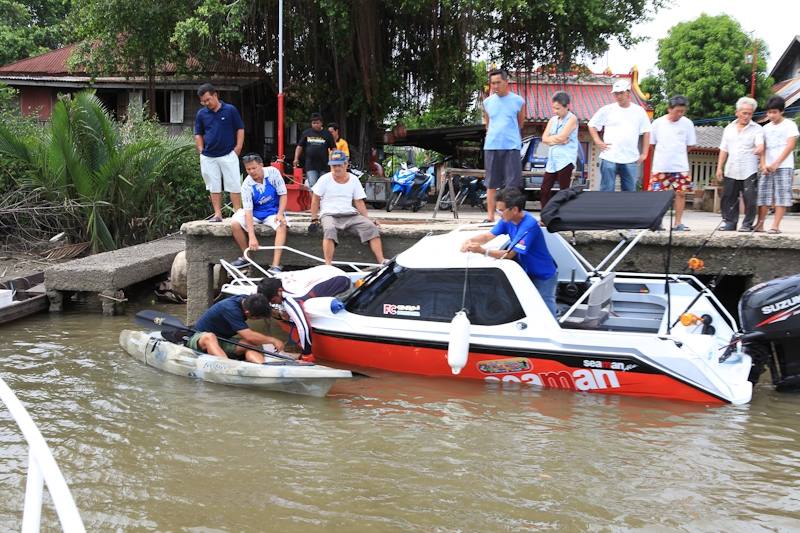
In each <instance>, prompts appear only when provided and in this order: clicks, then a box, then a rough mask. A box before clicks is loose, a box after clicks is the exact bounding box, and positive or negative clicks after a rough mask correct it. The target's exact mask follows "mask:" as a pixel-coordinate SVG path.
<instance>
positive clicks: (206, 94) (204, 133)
mask: <svg viewBox="0 0 800 533" xmlns="http://www.w3.org/2000/svg"><path fill="white" fill-rule="evenodd" d="M197 96H199V97H200V104H201V105H202V106H203V107H201V108H200V109H199V110H198V111H197V116H196V117H195V119H194V142H195V145H196V146H197V151H198V152H199V153H200V173H201V174H202V175H203V181H204V182H205V184H206V190H208V192H209V194H210V197H211V205H212V206H213V207H214V218H213V219H212V220H213V221H214V222H222V189H223V185H224V188H225V190H226V191H228V193H229V194H230V195H231V203H232V204H233V210H234V212H235V211H238V210H239V209H241V208H242V198H241V182H240V174H239V154H240V153H241V152H242V145H244V122H242V117H241V115H239V111H238V110H237V109H236V108H235V107H234V106H232V105H230V104H226V103H225V102H223V101H222V100H220V99H219V95H218V94H217V90H216V89H215V88H214V86H213V85H211V84H210V83H204V84H203V85H201V86H200V87H199V88H198V89H197Z"/></svg>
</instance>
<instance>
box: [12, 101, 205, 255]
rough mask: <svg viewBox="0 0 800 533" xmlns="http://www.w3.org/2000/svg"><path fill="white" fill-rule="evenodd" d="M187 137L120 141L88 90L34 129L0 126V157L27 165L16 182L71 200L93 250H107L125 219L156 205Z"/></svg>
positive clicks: (123, 232) (126, 227) (126, 228)
mask: <svg viewBox="0 0 800 533" xmlns="http://www.w3.org/2000/svg"><path fill="white" fill-rule="evenodd" d="M192 146H193V145H192V144H191V142H189V140H188V139H181V138H178V137H168V136H162V137H160V138H157V137H153V136H150V137H148V138H144V139H137V138H136V137H135V136H133V138H131V139H127V138H126V137H125V135H123V132H122V129H121V125H120V124H119V123H118V122H116V121H115V120H114V119H113V118H112V117H111V116H110V115H109V113H108V111H107V110H106V109H105V108H104V107H103V104H102V103H101V102H100V100H99V99H98V98H97V97H96V96H95V95H94V92H93V91H83V92H80V93H77V94H75V95H73V96H69V95H67V96H62V97H60V98H59V100H58V102H57V103H56V105H55V107H54V108H53V112H52V115H51V118H50V123H49V124H48V125H46V126H45V127H44V128H43V130H42V133H41V135H39V136H31V137H27V138H19V137H17V136H16V135H15V134H14V133H13V132H12V131H10V130H9V129H7V128H5V127H4V126H3V125H1V124H0V155H4V156H6V157H11V158H15V159H17V160H19V161H22V162H24V163H25V164H27V165H28V166H29V167H30V169H31V170H32V171H33V172H31V173H30V174H29V175H28V176H27V177H26V178H23V179H21V180H20V183H19V184H20V185H21V186H23V187H30V188H41V189H43V190H44V191H46V193H47V194H48V195H49V196H51V199H57V200H65V201H71V202H76V203H77V204H78V205H80V206H81V209H82V210H83V213H84V219H85V224H86V227H85V232H86V235H85V238H87V239H88V240H89V241H91V243H92V249H93V250H94V251H100V250H104V249H105V250H113V249H116V248H117V247H119V246H121V245H123V244H124V242H125V238H126V237H127V236H128V235H130V233H131V228H132V222H133V221H134V220H136V219H141V218H142V217H143V216H146V215H147V214H148V213H150V212H151V210H150V209H149V208H150V207H151V206H153V205H159V204H161V203H163V202H162V199H161V198H159V193H160V191H162V190H163V188H162V187H160V186H159V185H160V183H161V181H162V179H163V178H164V176H165V174H166V172H167V170H168V167H169V165H170V163H172V162H174V161H175V160H176V159H177V158H178V157H180V156H181V154H183V153H184V152H186V151H187V150H191V149H192Z"/></svg>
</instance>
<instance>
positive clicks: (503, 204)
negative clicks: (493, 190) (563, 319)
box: [461, 189, 558, 316]
mask: <svg viewBox="0 0 800 533" xmlns="http://www.w3.org/2000/svg"><path fill="white" fill-rule="evenodd" d="M525 200H526V199H525V197H524V196H523V195H522V194H520V192H519V191H518V190H515V189H503V190H502V191H500V193H499V194H498V197H497V214H498V215H500V216H501V217H502V218H501V219H500V220H499V221H498V222H497V224H495V226H494V227H493V228H492V229H491V230H490V231H489V232H487V233H483V234H481V235H477V236H475V237H472V238H471V239H467V240H466V241H464V244H462V245H461V251H462V252H475V253H479V254H483V255H485V256H486V257H493V258H495V259H515V260H516V261H517V262H518V263H519V265H520V266H521V267H522V269H523V270H524V271H525V273H526V274H528V277H529V278H531V281H532V282H533V285H534V286H535V287H536V289H537V290H538V291H539V294H540V295H541V296H542V300H544V303H545V305H547V308H548V309H550V312H551V313H553V316H556V312H557V308H556V288H557V287H558V275H557V274H558V273H557V269H556V262H555V261H554V260H553V257H552V256H551V255H550V251H549V250H548V249H547V243H545V240H544V233H542V229H541V228H540V227H539V223H538V222H537V221H536V219H535V218H533V216H532V215H531V214H530V213H527V212H526V211H525ZM498 235H508V237H509V238H510V239H511V240H510V241H509V243H508V246H505V247H504V248H505V249H502V250H490V249H488V248H484V247H483V245H484V244H486V243H487V242H489V241H491V240H492V239H494V238H495V237H497V236H498Z"/></svg>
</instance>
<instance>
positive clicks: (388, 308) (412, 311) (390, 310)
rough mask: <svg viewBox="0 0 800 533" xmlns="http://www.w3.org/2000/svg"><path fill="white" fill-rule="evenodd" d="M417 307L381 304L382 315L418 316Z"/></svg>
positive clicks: (418, 308)
mask: <svg viewBox="0 0 800 533" xmlns="http://www.w3.org/2000/svg"><path fill="white" fill-rule="evenodd" d="M419 311H420V306H419V305H402V304H383V314H384V315H396V316H419Z"/></svg>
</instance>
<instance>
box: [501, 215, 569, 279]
mask: <svg viewBox="0 0 800 533" xmlns="http://www.w3.org/2000/svg"><path fill="white" fill-rule="evenodd" d="M491 232H492V235H508V236H509V237H510V238H511V243H516V244H514V247H513V248H512V250H513V251H514V252H516V254H517V255H516V257H515V258H514V259H516V260H517V262H518V263H519V264H520V266H521V267H522V269H523V270H524V271H525V273H526V274H528V276H529V277H531V278H536V279H550V278H551V277H553V274H555V273H556V263H555V261H554V260H553V256H551V255H550V251H549V250H548V249H547V244H546V243H545V241H544V233H542V228H540V227H539V222H537V220H536V219H535V218H533V217H532V216H531V215H530V213H525V216H524V217H522V220H520V222H519V224H514V223H513V222H506V221H505V220H500V221H499V222H498V223H497V224H495V226H494V227H493V228H492V230H491ZM517 235H520V239H519V241H518V242H517ZM509 244H510V243H509Z"/></svg>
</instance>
